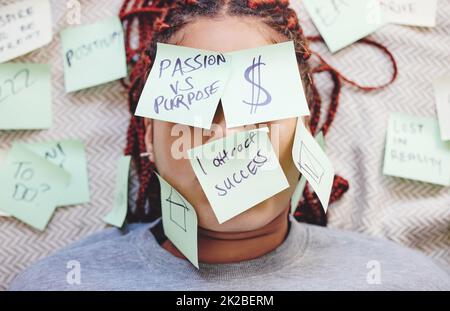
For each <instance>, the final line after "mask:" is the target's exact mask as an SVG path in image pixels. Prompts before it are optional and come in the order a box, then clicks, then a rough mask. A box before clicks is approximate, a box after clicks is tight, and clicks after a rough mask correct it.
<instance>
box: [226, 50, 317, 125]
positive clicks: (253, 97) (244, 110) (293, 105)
mask: <svg viewBox="0 0 450 311" xmlns="http://www.w3.org/2000/svg"><path fill="white" fill-rule="evenodd" d="M229 55H231V59H232V63H233V69H232V72H231V76H230V80H229V82H228V85H227V88H226V90H225V93H224V96H223V98H222V103H223V109H224V112H225V119H226V122H227V127H237V126H242V125H248V124H257V123H261V122H267V121H272V120H281V119H286V118H290V117H298V116H304V115H309V109H308V104H307V102H306V98H305V94H304V91H303V87H302V81H301V78H300V73H299V70H298V65H297V59H296V56H295V49H294V44H293V42H292V41H289V42H285V43H280V44H274V45H268V46H264V47H260V48H256V49H249V50H243V51H238V52H234V53H229Z"/></svg>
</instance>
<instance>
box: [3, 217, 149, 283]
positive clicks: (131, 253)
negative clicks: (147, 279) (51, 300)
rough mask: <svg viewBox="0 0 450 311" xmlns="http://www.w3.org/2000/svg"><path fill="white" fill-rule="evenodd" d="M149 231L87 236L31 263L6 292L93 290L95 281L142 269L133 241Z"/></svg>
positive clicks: (138, 229)
mask: <svg viewBox="0 0 450 311" xmlns="http://www.w3.org/2000/svg"><path fill="white" fill-rule="evenodd" d="M148 227H149V226H148V225H144V224H142V225H134V226H132V227H131V230H130V231H128V232H127V233H124V232H122V231H121V230H119V229H116V228H109V229H105V230H102V231H100V232H98V233H96V234H93V235H91V236H88V237H87V238H85V239H82V240H80V241H78V242H76V243H73V244H71V245H69V246H67V247H65V248H63V249H61V250H59V251H57V252H55V253H53V254H51V255H50V256H48V257H45V258H43V259H41V260H38V261H37V262H35V263H33V264H32V265H31V266H30V267H28V268H27V269H25V270H24V271H23V272H21V273H20V274H19V275H18V276H17V277H16V278H15V279H14V281H13V282H12V284H11V285H10V287H9V290H12V291H15V290H33V291H34V290H37V291H40V290H41V291H42V290H44V291H46V290H80V289H87V288H85V286H84V284H89V287H90V289H94V290H95V289H96V282H95V280H96V279H98V280H99V281H100V280H104V279H105V277H108V275H109V276H110V277H114V278H117V275H120V273H121V271H122V272H125V271H127V270H128V269H130V268H131V269H136V268H142V266H141V265H142V263H141V262H139V260H138V259H139V258H140V256H139V254H138V250H137V249H136V246H135V243H134V241H133V240H134V239H136V238H137V236H138V235H139V232H142V231H144V230H146V229H148ZM84 279H86V281H87V280H89V282H86V281H84ZM98 285H99V286H100V285H103V283H102V284H98ZM100 287H101V286H100ZM100 287H99V288H100Z"/></svg>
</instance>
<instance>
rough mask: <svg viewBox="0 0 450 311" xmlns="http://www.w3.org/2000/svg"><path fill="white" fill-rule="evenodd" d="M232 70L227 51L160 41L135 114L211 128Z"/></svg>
mask: <svg viewBox="0 0 450 311" xmlns="http://www.w3.org/2000/svg"><path fill="white" fill-rule="evenodd" d="M229 71H230V58H229V56H225V55H224V54H221V53H216V52H208V51H204V50H197V49H191V48H186V47H180V46H174V45H169V44H163V43H158V46H157V54H156V59H155V62H154V65H153V67H152V70H151V72H150V75H149V77H148V79H147V82H146V84H145V87H144V89H143V91H142V94H141V97H140V99H139V103H138V106H137V109H136V115H137V116H141V117H147V118H152V119H157V120H163V121H169V122H173V123H180V124H186V125H190V126H196V127H202V128H205V129H210V127H211V123H212V120H213V117H214V113H215V111H216V108H217V106H218V104H219V100H220V98H221V96H222V93H223V91H224V89H225V85H226V83H227V81H228V77H229Z"/></svg>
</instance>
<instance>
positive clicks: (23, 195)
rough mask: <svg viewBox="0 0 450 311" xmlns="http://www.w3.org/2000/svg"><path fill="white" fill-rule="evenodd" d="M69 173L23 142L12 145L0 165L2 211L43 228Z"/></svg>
mask: <svg viewBox="0 0 450 311" xmlns="http://www.w3.org/2000/svg"><path fill="white" fill-rule="evenodd" d="M69 181H70V175H69V174H68V173H67V172H66V171H64V170H63V169H62V168H60V167H59V166H56V165H54V164H52V163H50V162H49V161H46V160H45V159H43V158H42V157H40V156H38V155H37V154H35V153H34V152H32V151H31V150H28V149H27V148H25V147H24V146H22V145H14V146H13V147H12V148H11V150H10V151H9V153H8V156H7V158H6V160H5V162H4V163H3V164H2V166H1V168H0V184H1V185H2V187H1V189H0V206H1V207H2V211H5V212H6V213H8V214H10V215H11V216H14V217H16V218H17V219H19V220H21V221H23V222H25V223H27V224H28V225H30V226H32V227H34V228H36V229H38V230H44V229H45V227H46V226H47V223H48V222H49V221H50V218H51V216H52V215H53V212H54V210H55V208H56V206H57V202H58V199H59V197H60V196H61V193H64V190H65V188H66V187H67V185H68V184H69Z"/></svg>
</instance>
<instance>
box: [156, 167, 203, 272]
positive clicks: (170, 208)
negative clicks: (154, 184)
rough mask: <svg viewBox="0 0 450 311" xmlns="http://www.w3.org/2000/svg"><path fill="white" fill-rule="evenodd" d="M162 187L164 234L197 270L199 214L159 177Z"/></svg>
mask: <svg viewBox="0 0 450 311" xmlns="http://www.w3.org/2000/svg"><path fill="white" fill-rule="evenodd" d="M157 176H158V179H159V183H160V185H161V212H162V220H163V228H164V234H165V235H166V236H167V238H169V240H170V241H171V242H172V243H173V244H174V245H175V246H176V248H178V250H179V251H180V252H181V253H182V254H183V255H184V256H186V258H187V259H188V260H189V261H190V262H191V263H192V264H193V265H194V266H196V267H197V268H198V267H199V265H198V248H197V225H198V223H197V222H198V221H197V214H196V212H195V209H194V208H193V207H192V205H191V204H189V202H188V201H187V200H186V199H185V198H184V197H183V196H182V195H181V194H180V193H179V192H178V191H177V190H176V189H175V188H173V187H172V186H171V185H170V184H169V183H168V182H167V181H165V180H164V179H163V178H162V177H161V176H159V175H157Z"/></svg>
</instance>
